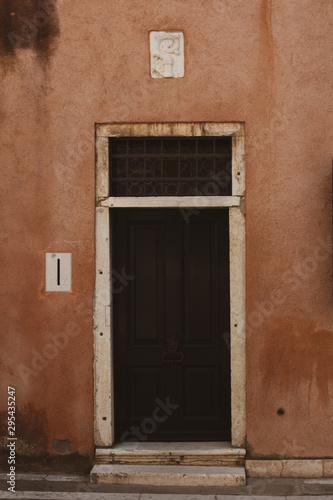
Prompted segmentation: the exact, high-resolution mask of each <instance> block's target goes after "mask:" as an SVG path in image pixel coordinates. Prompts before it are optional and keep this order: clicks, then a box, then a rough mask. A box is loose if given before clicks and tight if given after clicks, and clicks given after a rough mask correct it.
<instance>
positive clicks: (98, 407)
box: [93, 122, 246, 448]
mask: <svg viewBox="0 0 333 500" xmlns="http://www.w3.org/2000/svg"><path fill="white" fill-rule="evenodd" d="M95 132H96V218H95V245H96V247H95V248H96V253H95V255H96V257H95V296H94V327H93V329H94V332H93V334H94V442H95V446H96V447H102V448H107V447H111V446H112V445H113V444H114V397H113V353H112V334H113V332H112V321H111V317H112V316H111V315H112V296H111V284H110V279H111V269H112V262H111V257H110V256H111V253H110V249H111V237H112V232H111V225H110V208H111V209H112V207H119V206H122V207H125V206H127V207H130V206H131V207H149V208H153V207H175V208H180V207H184V208H191V207H193V208H213V207H225V208H227V207H228V209H229V234H230V243H229V245H230V249H229V251H230V325H231V327H230V351H231V359H230V362H231V444H232V446H235V447H241V446H244V445H245V438H246V387H245V383H246V373H245V368H246V358H245V214H244V194H245V162H244V142H245V126H244V123H212V122H209V123H201V122H200V123H150V124H145V123H136V124H133V123H132V124H116V123H115V124H96V129H95ZM148 136H151V137H165V136H176V137H177V136H178V137H179V136H184V137H193V136H194V137H200V136H208V137H209V136H211V137H212V136H215V137H223V136H231V137H232V169H231V177H232V196H192V197H147V198H125V197H124V198H120V197H119V198H118V197H109V196H108V194H109V154H108V146H109V137H148Z"/></svg>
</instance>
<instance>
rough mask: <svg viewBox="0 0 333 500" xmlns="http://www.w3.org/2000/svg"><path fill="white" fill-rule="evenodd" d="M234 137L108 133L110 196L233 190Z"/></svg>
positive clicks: (204, 193)
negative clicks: (138, 135) (232, 142)
mask: <svg viewBox="0 0 333 500" xmlns="http://www.w3.org/2000/svg"><path fill="white" fill-rule="evenodd" d="M231 149H232V146H231V138H230V137H221V138H213V137H197V138H192V137H191V138H184V137H172V138H145V139H142V138H128V139H127V138H110V148H109V151H110V196H221V195H225V196H226V195H231Z"/></svg>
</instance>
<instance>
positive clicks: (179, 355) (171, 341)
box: [161, 336, 184, 363]
mask: <svg viewBox="0 0 333 500" xmlns="http://www.w3.org/2000/svg"><path fill="white" fill-rule="evenodd" d="M166 341H167V345H168V349H167V350H166V351H164V352H163V353H162V356H161V358H162V361H163V363H181V362H182V361H183V359H184V353H183V352H182V351H181V350H180V349H179V348H178V342H179V339H176V338H175V337H174V336H172V337H168V338H167V339H166Z"/></svg>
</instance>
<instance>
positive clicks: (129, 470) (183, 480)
mask: <svg viewBox="0 0 333 500" xmlns="http://www.w3.org/2000/svg"><path fill="white" fill-rule="evenodd" d="M90 482H91V483H94V484H97V483H108V484H124V485H144V486H243V485H245V484H246V476H245V469H244V467H214V466H208V467H207V466H206V467H204V466H191V465H149V466H148V465H121V464H113V465H111V464H108V465H103V464H96V465H94V467H93V469H92V470H91V472H90Z"/></svg>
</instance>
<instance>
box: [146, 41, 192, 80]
mask: <svg viewBox="0 0 333 500" xmlns="http://www.w3.org/2000/svg"><path fill="white" fill-rule="evenodd" d="M150 74H151V77H152V78H181V77H182V76H184V35H183V33H182V32H176V31H151V32H150Z"/></svg>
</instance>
